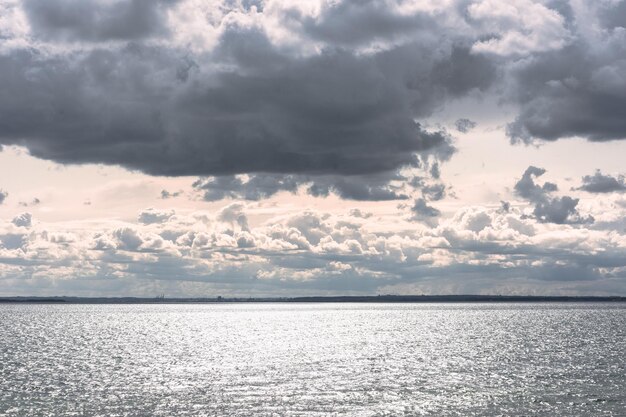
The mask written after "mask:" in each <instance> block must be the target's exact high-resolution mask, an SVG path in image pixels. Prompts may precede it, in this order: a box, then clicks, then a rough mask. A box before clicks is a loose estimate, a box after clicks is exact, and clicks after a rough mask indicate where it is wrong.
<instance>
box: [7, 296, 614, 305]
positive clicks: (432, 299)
mask: <svg viewBox="0 0 626 417" xmlns="http://www.w3.org/2000/svg"><path fill="white" fill-rule="evenodd" d="M529 302H530V303H538V302H576V303H580V302H594V303H598V302H626V297H620V296H611V297H596V296H530V295H372V296H368V295H366V296H308V297H196V298H192V297H190V298H167V297H165V296H158V297H153V298H148V297H70V296H55V297H0V303H48V304H52V303H54V304H157V303H169V304H185V303H206V304H213V303H529Z"/></svg>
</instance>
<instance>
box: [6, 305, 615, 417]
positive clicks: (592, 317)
mask: <svg viewBox="0 0 626 417" xmlns="http://www.w3.org/2000/svg"><path fill="white" fill-rule="evenodd" d="M625 387H626V305H620V304H556V303H555V304H278V303H277V304H218V305H192V304H186V305H171V304H158V305H0V416H64V415H78V416H179V415H180V416H205V415H228V416H249V415H259V416H270V415H276V416H327V415H350V416H396V415H400V416H402V415H406V416H413V415H458V416H471V415H480V416H484V415H542V416H544V415H545V416H574V415H576V416H578V415H580V416H598V415H615V416H624V415H626V388H625Z"/></svg>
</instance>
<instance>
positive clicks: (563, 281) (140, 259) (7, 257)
mask: <svg viewBox="0 0 626 417" xmlns="http://www.w3.org/2000/svg"><path fill="white" fill-rule="evenodd" d="M605 203H606V202H605ZM610 204H612V207H613V210H611V211H610V214H608V211H607V210H606V208H604V207H602V206H596V207H595V209H594V210H595V211H594V214H596V215H597V216H598V218H599V222H598V223H597V224H594V228H593V229H592V228H589V227H587V225H585V224H578V225H554V224H551V223H547V222H543V221H541V219H535V218H531V217H529V216H527V215H525V213H524V210H521V209H518V208H514V207H509V209H508V210H506V211H505V210H501V209H500V208H486V207H466V208H463V209H460V210H458V211H457V212H456V213H454V214H453V215H452V216H451V217H448V218H446V219H444V220H442V221H441V222H440V223H439V225H437V226H435V227H433V228H428V227H424V228H416V227H415V224H414V223H411V222H406V223H402V224H397V222H395V221H394V220H392V219H390V218H384V217H382V218H381V217H376V216H374V217H372V215H371V214H367V213H364V212H362V211H361V210H346V212H345V213H335V214H330V213H324V212H318V211H313V210H305V211H303V212H300V213H291V214H286V215H275V216H272V217H270V218H268V219H267V220H265V221H263V222H262V223H260V224H256V225H251V222H250V218H249V217H250V215H251V214H252V212H253V211H254V209H253V208H251V207H248V206H246V205H244V204H241V203H232V204H230V205H227V206H223V207H222V208H221V209H219V210H217V211H216V212H214V213H208V212H195V213H188V214H178V213H175V212H171V211H159V210H155V209H148V210H144V211H142V212H141V213H140V214H139V216H138V221H137V222H119V221H118V222H112V223H109V224H103V225H102V226H101V227H99V228H98V229H99V230H91V231H90V230H87V229H84V230H82V229H77V228H73V229H72V230H68V229H63V228H59V227H58V225H54V224H46V223H42V222H38V221H35V220H34V219H33V217H32V216H31V215H30V214H29V213H24V214H22V215H20V216H18V217H16V218H15V219H13V221H12V222H5V223H1V224H0V259H1V260H2V262H0V273H1V274H2V277H3V281H4V282H5V283H6V284H7V285H8V286H5V290H6V289H8V288H11V289H12V290H11V291H12V292H13V293H14V294H29V293H31V294H32V291H33V288H35V287H36V288H38V289H39V290H38V293H40V294H54V293H59V291H61V293H63V294H82V295H90V294H91V295H94V294H100V295H102V294H106V295H110V294H126V295H128V294H133V295H144V296H152V295H154V294H155V293H157V294H158V293H161V292H165V293H167V295H168V296H175V295H180V294H186V295H205V296H213V295H216V294H232V295H246V294H247V295H261V294H263V295H267V294H273V295H277V294H289V295H296V294H336V293H346V292H348V293H354V294H376V293H398V292H409V293H420V292H423V293H482V292H486V293H493V292H494V291H495V292H499V293H508V294H520V293H521V294H533V293H541V294H546V293H551V294H580V293H586V294H589V293H594V294H615V293H616V292H617V293H620V294H626V263H625V262H626V261H625V260H626V237H625V235H624V234H623V233H621V232H615V231H614V228H615V223H612V222H615V221H622V227H621V229H618V230H624V229H623V226H624V224H623V219H624V218H626V217H625V214H626V211H625V210H626V205H624V206H620V205H619V201H618V200H615V199H614V200H611V202H610ZM620 207H621V208H620ZM418 211H420V210H418ZM426 211H428V210H426ZM426 215H427V216H428V213H426ZM607 216H609V217H607ZM610 216H612V217H610ZM620 219H621V220H620ZM390 221H391V223H390ZM394 223H396V224H395V226H393V227H391V225H392V224H394ZM602 225H605V226H602ZM604 227H606V229H604ZM608 231H611V232H610V233H608ZM5 292H6V291H5Z"/></svg>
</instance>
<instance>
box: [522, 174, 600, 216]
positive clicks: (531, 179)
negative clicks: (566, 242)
mask: <svg viewBox="0 0 626 417" xmlns="http://www.w3.org/2000/svg"><path fill="white" fill-rule="evenodd" d="M545 172H546V170H545V169H543V168H538V167H535V166H529V167H528V168H527V169H526V171H525V172H524V175H522V178H521V179H520V180H519V181H518V182H517V183H516V184H515V187H514V189H515V193H516V194H517V195H519V196H520V197H522V198H524V199H526V200H528V201H530V202H531V203H533V204H534V205H535V208H534V210H533V215H534V217H535V218H536V219H537V220H538V221H540V222H543V223H556V224H566V223H567V224H577V223H593V221H594V219H593V217H591V216H588V217H583V216H581V214H580V213H579V212H578V210H577V209H576V206H577V205H578V201H579V199H578V198H572V197H569V196H563V197H554V196H552V195H551V193H552V192H554V191H558V187H557V186H556V184H554V183H551V182H545V183H544V184H543V185H539V184H537V183H535V178H537V177H540V176H542V175H543V174H545Z"/></svg>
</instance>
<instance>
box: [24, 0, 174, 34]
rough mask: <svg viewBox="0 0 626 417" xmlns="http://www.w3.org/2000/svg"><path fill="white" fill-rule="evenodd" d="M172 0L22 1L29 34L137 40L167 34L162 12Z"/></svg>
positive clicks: (171, 3) (163, 12)
mask: <svg viewBox="0 0 626 417" xmlns="http://www.w3.org/2000/svg"><path fill="white" fill-rule="evenodd" d="M174 3H176V0H125V1H113V2H111V1H102V0H24V2H23V8H24V11H25V12H26V16H27V18H28V21H29V23H30V26H31V28H32V31H33V33H34V34H35V35H36V36H37V37H40V38H42V39H46V40H50V39H58V40H66V41H88V42H99V41H110V40H137V39H142V38H147V37H151V36H156V35H165V34H167V33H168V30H167V28H166V15H165V12H166V10H167V7H168V6H171V5H173V4H174Z"/></svg>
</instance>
